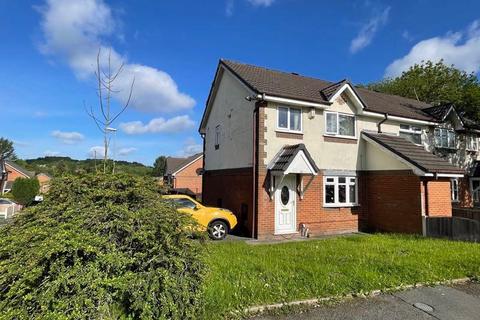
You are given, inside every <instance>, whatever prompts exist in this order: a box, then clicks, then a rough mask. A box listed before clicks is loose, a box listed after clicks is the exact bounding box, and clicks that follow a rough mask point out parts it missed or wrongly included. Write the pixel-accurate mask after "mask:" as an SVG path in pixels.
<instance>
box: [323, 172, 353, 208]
mask: <svg viewBox="0 0 480 320" xmlns="http://www.w3.org/2000/svg"><path fill="white" fill-rule="evenodd" d="M356 182H357V178H356V177H332V176H330V177H328V176H327V177H325V178H324V194H325V196H324V206H326V207H341V206H352V205H356V204H357V183H356Z"/></svg>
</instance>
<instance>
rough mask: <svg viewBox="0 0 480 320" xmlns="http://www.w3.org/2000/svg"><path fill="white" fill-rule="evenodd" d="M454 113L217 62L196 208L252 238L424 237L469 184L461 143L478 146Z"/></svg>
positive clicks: (343, 84)
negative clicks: (221, 216)
mask: <svg viewBox="0 0 480 320" xmlns="http://www.w3.org/2000/svg"><path fill="white" fill-rule="evenodd" d="M450 109H452V108H449V107H445V106H441V107H439V106H432V105H430V104H427V103H424V102H420V101H417V100H412V99H407V98H403V97H399V96H394V95H388V94H382V93H378V92H373V91H370V90H367V89H364V88H358V87H355V86H353V85H352V84H351V83H350V82H349V81H348V80H342V81H339V82H336V83H332V82H327V81H323V80H319V79H314V78H310V77H304V76H301V75H298V74H296V73H287V72H280V71H275V70H270V69H266V68H262V67H257V66H252V65H247V64H242V63H237V62H233V61H228V60H220V62H219V64H218V67H217V70H216V74H215V78H214V81H213V83H212V87H211V90H210V94H209V97H208V99H207V102H206V107H205V111H204V114H203V118H202V121H201V124H200V128H199V132H200V134H201V136H202V137H203V139H204V157H205V158H204V173H203V201H204V203H205V204H208V205H217V206H221V207H225V208H228V209H230V210H232V211H233V212H234V213H235V214H236V215H237V219H238V221H239V225H241V226H242V227H243V230H244V232H245V233H246V234H248V235H250V236H252V237H256V238H276V237H290V236H296V235H298V234H299V233H304V232H305V231H307V230H308V231H309V233H310V234H312V235H321V234H335V233H347V232H356V231H359V230H379V231H388V232H405V233H419V234H421V233H424V232H425V220H426V217H429V216H447V217H448V216H451V215H452V198H453V199H454V200H455V199H457V197H458V195H457V194H458V192H460V191H458V190H459V189H458V188H459V186H460V185H463V184H465V182H464V181H466V179H468V177H467V178H465V177H466V169H465V167H462V166H460V165H459V164H458V163H457V162H456V161H453V160H455V159H457V158H462V157H464V155H463V154H462V152H463V153H465V152H464V151H463V150H460V149H457V146H458V145H459V144H461V143H464V142H463V141H464V140H465V139H468V140H466V141H467V143H468V144H469V146H470V147H471V148H474V149H475V150H476V149H477V148H478V144H477V137H476V135H475V133H476V132H477V131H472V130H471V128H467V127H466V126H465V122H463V127H460V126H458V127H457V122H458V123H460V120H459V119H457V118H456V117H457V115H456V114H455V112H453V111H450ZM452 110H454V111H455V109H454V108H453V109H452ZM470 147H469V148H470ZM468 152H470V151H468ZM461 154H462V155H461ZM471 156H472V157H473V158H475V159H476V151H472V155H471ZM478 171H479V173H480V167H479V169H478ZM479 177H480V175H479ZM455 181H456V182H455ZM460 181H461V183H460ZM474 181H477V180H474ZM478 181H479V182H478V184H477V182H475V184H474V190H475V192H477V193H478V192H480V180H478ZM451 185H453V186H454V188H451ZM455 188H457V189H455ZM455 190H457V191H455ZM465 190H467V189H465ZM465 192H466V193H469V191H468V190H467V191H465ZM467 198H468V197H467ZM477 199H480V197H479V198H477Z"/></svg>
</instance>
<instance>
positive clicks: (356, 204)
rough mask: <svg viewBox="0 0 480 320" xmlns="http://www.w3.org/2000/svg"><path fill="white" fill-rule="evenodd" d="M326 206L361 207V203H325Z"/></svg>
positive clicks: (333, 207)
mask: <svg viewBox="0 0 480 320" xmlns="http://www.w3.org/2000/svg"><path fill="white" fill-rule="evenodd" d="M323 207H324V208H329V209H335V208H355V207H360V204H358V203H351V204H343V203H342V204H340V203H339V204H336V203H335V204H327V203H324V204H323Z"/></svg>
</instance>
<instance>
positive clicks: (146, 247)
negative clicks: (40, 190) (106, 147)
mask: <svg viewBox="0 0 480 320" xmlns="http://www.w3.org/2000/svg"><path fill="white" fill-rule="evenodd" d="M155 188H156V184H155V183H154V182H153V181H150V180H149V179H146V178H136V177H133V176H127V175H102V176H95V175H84V176H80V177H72V176H67V177H64V178H62V179H58V180H57V181H54V182H53V184H52V186H51V189H50V192H49V194H48V197H46V199H45V201H44V202H43V203H41V204H40V205H38V206H35V207H31V208H29V209H27V210H25V211H24V212H23V213H22V214H20V215H19V216H18V217H17V218H16V219H15V220H14V222H13V223H12V225H10V226H7V227H5V228H2V229H0V315H2V317H3V318H5V319H24V318H42V319H119V318H120V319H162V318H168V319H188V318H193V317H195V313H196V311H197V309H198V307H199V305H200V303H201V296H202V287H203V283H202V279H203V278H204V268H205V264H204V262H203V258H202V256H203V245H202V241H199V240H194V239H192V238H191V232H192V230H194V228H192V226H191V224H192V223H193V222H192V220H191V218H190V217H188V216H186V215H183V214H180V213H178V212H177V211H176V210H175V208H173V207H172V206H171V205H169V204H168V203H166V202H165V201H162V200H161V197H160V195H159V193H158V190H155Z"/></svg>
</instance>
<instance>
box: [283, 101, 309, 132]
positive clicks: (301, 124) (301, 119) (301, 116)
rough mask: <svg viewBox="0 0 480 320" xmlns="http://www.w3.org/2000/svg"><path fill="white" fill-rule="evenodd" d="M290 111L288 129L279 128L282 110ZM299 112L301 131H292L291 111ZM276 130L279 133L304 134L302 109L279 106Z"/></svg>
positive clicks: (288, 113)
mask: <svg viewBox="0 0 480 320" xmlns="http://www.w3.org/2000/svg"><path fill="white" fill-rule="evenodd" d="M281 108H283V109H288V111H287V127H286V128H282V127H280V126H279V123H280V109H281ZM292 109H293V110H298V111H300V130H292V129H290V110H292ZM276 130H277V131H282V132H291V133H303V110H302V108H294V107H289V106H277V124H276Z"/></svg>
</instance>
